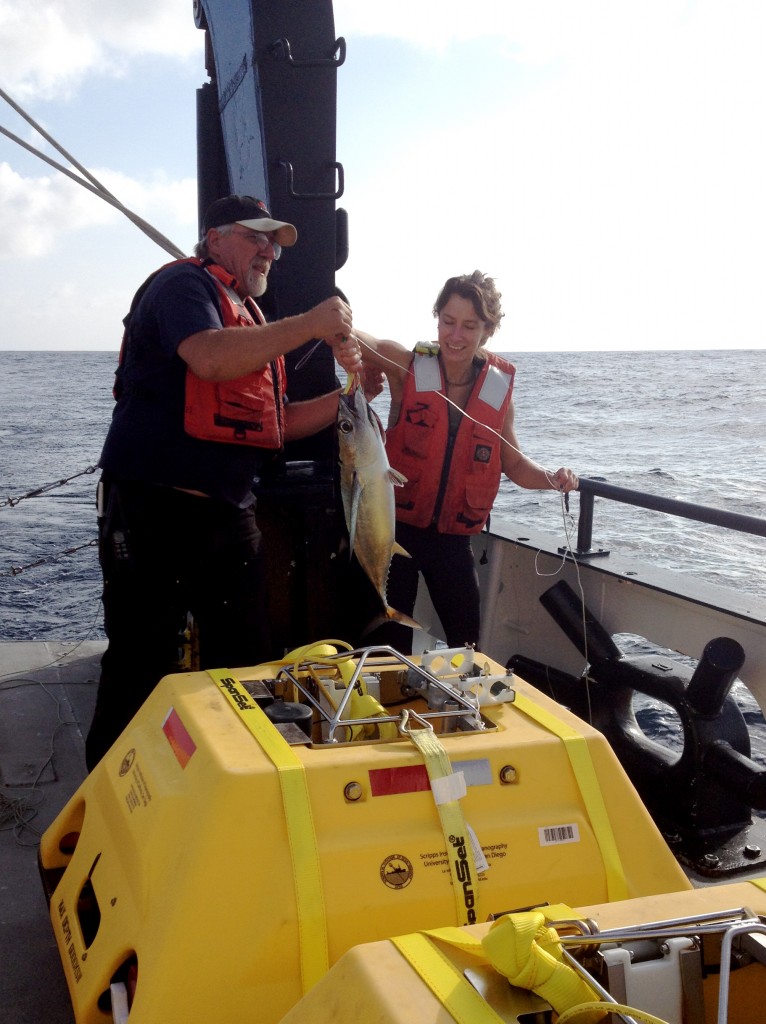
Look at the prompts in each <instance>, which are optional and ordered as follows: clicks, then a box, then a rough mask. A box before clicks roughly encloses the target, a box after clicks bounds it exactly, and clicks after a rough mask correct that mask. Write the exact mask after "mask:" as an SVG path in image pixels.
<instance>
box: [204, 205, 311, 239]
mask: <svg viewBox="0 0 766 1024" xmlns="http://www.w3.org/2000/svg"><path fill="white" fill-rule="evenodd" d="M222 224H241V225H242V226H243V227H246V228H252V229H253V231H273V232H275V235H276V240H277V242H279V244H280V245H281V246H283V247H287V246H290V245H295V240H296V239H297V237H298V232H297V231H296V230H295V227H294V226H293V225H292V224H287V223H286V222H285V221H283V220H274V219H273V217H272V216H271V214H270V213H269V211H268V209H267V208H266V204H265V203H264V202H263V200H262V199H255V198H254V197H253V196H225V197H224V198H223V199H216V201H215V202H214V203H211V204H210V206H209V207H208V209H207V213H206V214H205V220H204V222H203V225H202V233H203V235H206V234H207V233H208V231H209V230H210V229H211V228H219V227H221V225H222Z"/></svg>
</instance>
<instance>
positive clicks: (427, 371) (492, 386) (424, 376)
mask: <svg viewBox="0 0 766 1024" xmlns="http://www.w3.org/2000/svg"><path fill="white" fill-rule="evenodd" d="M412 365H413V371H414V374H415V390H416V391H440V390H441V386H442V379H441V373H440V371H439V360H438V359H435V358H434V357H433V356H421V355H416V356H415V359H414V361H413V364H412ZM512 381H513V377H512V376H511V374H510V373H506V372H505V371H504V370H501V369H500V368H499V367H497V366H492V365H490V366H489V368H488V369H487V376H486V377H485V378H484V383H483V384H482V386H481V391H480V392H479V400H480V401H482V402H486V404H487V405H488V406H489V407H490V409H495V410H498V411H499V410H500V409H501V408H502V406H503V402H504V401H505V398H506V395H507V394H508V391H509V390H510V387H511V383H512Z"/></svg>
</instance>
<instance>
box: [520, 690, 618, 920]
mask: <svg viewBox="0 0 766 1024" xmlns="http://www.w3.org/2000/svg"><path fill="white" fill-rule="evenodd" d="M513 706H514V707H516V708H518V710H519V711H522V712H523V713H524V714H525V715H528V716H529V717H530V718H532V719H533V720H534V721H535V722H537V723H538V725H542V726H543V728H544V729H547V730H548V731H549V732H552V733H553V734H554V735H555V736H558V737H559V739H560V740H562V742H563V744H564V748H565V750H566V752H567V756H568V757H569V762H570V764H571V765H572V770H573V771H574V774H575V779H576V780H577V785H578V786H579V788H580V794H581V795H582V798H583V801H584V803H585V808H586V810H587V812H588V817H589V818H590V823H591V825H592V827H593V834H594V835H595V837H596V842H597V843H598V845H599V849H600V851H601V860H602V862H603V864H604V870H605V872H606V889H607V896H608V900H609V902H610V903H614V902H616V901H618V900H625V899H628V895H629V893H628V885H627V882H626V881H625V872H624V871H623V868H622V862H621V860H620V854H619V852H618V850H617V843H616V841H615V838H614V832H612V825H611V822H610V821H609V814H608V812H607V809H606V805H605V803H604V796H603V794H602V792H601V787H600V786H599V783H598V776H597V774H596V769H595V768H594V767H593V761H592V759H591V756H590V750H589V749H588V743H587V741H586V739H585V737H584V736H582V735H581V734H580V733H578V732H576V731H575V730H574V729H572V728H571V727H570V726H568V725H567V724H566V723H565V722H562V721H561V719H560V718H557V717H556V716H555V715H553V714H551V712H550V711H546V710H545V709H544V708H541V707H540V706H539V705H538V704H535V703H534V702H533V701H531V700H529V698H528V697H525V696H524V695H523V694H522V693H519V692H518V691H517V692H516V698H515V700H514V702H513Z"/></svg>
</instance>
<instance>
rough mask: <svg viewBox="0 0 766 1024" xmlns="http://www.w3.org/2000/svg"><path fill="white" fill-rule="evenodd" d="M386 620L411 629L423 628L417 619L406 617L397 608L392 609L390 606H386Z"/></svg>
mask: <svg viewBox="0 0 766 1024" xmlns="http://www.w3.org/2000/svg"><path fill="white" fill-rule="evenodd" d="M386 619H387V620H388V621H393V622H398V623H400V624H401V625H402V626H409V627H410V629H422V628H423V627H422V626H421V625H420V623H419V622H416V621H415V619H413V618H410V616H409V615H405V614H404V612H398V611H397V610H396V608H392V607H391V606H390V605H386Z"/></svg>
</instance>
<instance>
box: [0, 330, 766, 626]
mask: <svg viewBox="0 0 766 1024" xmlns="http://www.w3.org/2000/svg"><path fill="white" fill-rule="evenodd" d="M509 358H511V359H512V361H513V362H514V363H515V365H516V369H517V375H516V386H515V392H514V394H515V405H516V427H517V433H518V436H519V439H520V442H521V447H522V448H523V449H524V451H525V452H527V454H529V455H530V456H532V457H533V458H534V459H536V460H537V461H538V462H540V463H542V464H543V465H545V466H548V467H550V468H552V469H556V468H558V467H559V466H561V465H568V466H571V467H572V468H573V469H574V470H575V471H576V472H577V473H579V474H580V475H581V476H598V477H603V478H604V479H606V480H607V481H608V482H609V483H611V484H615V485H618V486H623V487H628V488H633V489H636V490H642V491H648V492H651V493H654V494H659V495H663V496H666V497H671V498H679V499H682V500H685V501H691V502H697V503H700V504H704V505H710V506H714V507H716V508H722V509H729V510H732V511H736V512H741V513H745V514H749V515H756V516H766V477H765V476H764V474H763V472H762V467H763V466H764V464H766V383H765V382H766V351H745V350H738V351H728V352H724V351H714V352H710V351H705V352H628V353H617V352H610V353H596V352H575V353H572V352H569V353H518V354H510V355H509ZM116 361H117V353H116V352H89V353H72V352H3V351H0V411H1V413H2V415H1V416H0V640H28V639H43V638H54V639H67V640H78V639H81V638H84V637H85V636H89V637H99V636H101V635H102V633H101V621H100V618H101V616H100V601H99V595H100V576H99V570H98V562H97V557H96V550H95V547H93V546H88V545H90V542H91V541H93V539H94V537H95V487H96V480H97V476H98V474H97V473H95V472H94V473H86V472H85V471H86V470H88V469H91V468H92V467H95V465H96V462H97V460H98V457H99V453H100V451H101V445H102V443H103V439H104V435H105V433H106V430H107V427H108V424H109V419H110V416H111V412H112V407H113V399H112V393H111V388H112V380H113V373H114V369H115V366H116ZM385 403H386V396H385V395H382V396H381V397H380V399H378V400H377V402H376V404H378V405H379V406H380V407H381V408H380V412H381V415H382V416H383V417H385ZM77 474H81V475H77ZM70 478H74V479H71V481H70V482H69V483H66V484H65V485H63V486H60V487H54V488H52V489H50V490H45V491H44V492H43V493H41V494H40V495H38V496H35V497H31V498H23V499H22V500H20V501H18V503H16V499H18V498H19V497H21V496H23V495H25V494H28V493H29V492H31V491H33V490H35V489H37V488H40V487H43V486H45V485H48V484H51V483H55V482H57V481H61V480H68V479H70ZM9 499H12V503H11V502H9ZM577 502H578V499H577V498H576V497H573V499H572V502H571V506H572V511H573V512H574V514H575V515H576V514H577ZM492 515H493V521H494V522H498V521H500V520H501V519H502V518H503V517H504V516H505V517H512V518H513V519H514V520H515V521H517V522H521V523H523V524H526V525H528V526H530V527H537V528H539V529H542V530H544V531H546V532H549V533H551V534H553V535H555V536H556V537H557V538H559V540H560V542H561V543H563V542H564V539H565V537H564V532H563V531H564V524H563V522H562V517H561V508H560V503H559V501H558V499H557V498H556V496H555V495H554V494H553V493H551V492H537V491H524V490H520V489H519V488H517V487H515V486H514V485H513V484H511V483H510V481H508V480H504V481H503V483H502V485H501V488H500V492H499V494H498V497H497V501H496V503H495V508H494V511H493V514H492ZM593 544H594V546H596V547H608V548H609V549H610V550H611V551H613V552H617V551H619V552H621V553H623V554H628V555H636V556H640V557H641V558H642V559H646V560H648V561H651V562H653V563H654V564H656V565H658V566H662V567H665V568H669V569H679V570H682V571H684V572H687V573H689V574H691V575H693V576H696V577H698V578H700V579H704V580H707V581H708V582H711V583H717V584H721V585H724V586H732V587H735V588H737V589H739V590H742V591H746V592H749V593H753V594H759V595H766V540H764V539H763V538H760V537H754V536H743V535H740V534H735V533H733V532H732V531H730V530H722V529H720V528H715V527H710V526H705V525H703V524H700V523H691V522H687V521H685V520H681V519H679V518H677V517H668V516H663V515H662V514H660V513H656V512H651V511H648V510H644V509H634V508H632V507H630V506H627V505H622V504H619V503H616V502H610V501H607V500H606V499H601V498H597V499H596V509H595V515H594V531H593ZM73 549H79V550H74V553H71V554H64V553H63V552H67V551H72V550H73ZM34 563H40V564H37V565H36V566H35V567H34V568H25V567H26V566H31V565H33V564H34ZM19 569H21V570H22V571H20V572H19V571H17V570H19Z"/></svg>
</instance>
